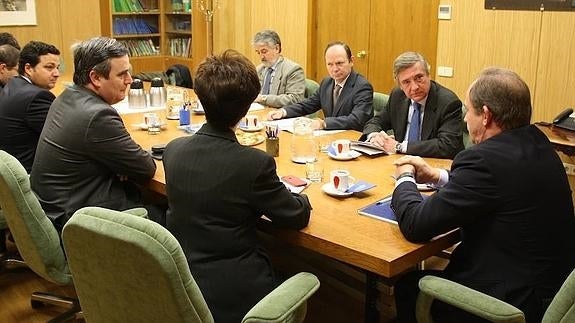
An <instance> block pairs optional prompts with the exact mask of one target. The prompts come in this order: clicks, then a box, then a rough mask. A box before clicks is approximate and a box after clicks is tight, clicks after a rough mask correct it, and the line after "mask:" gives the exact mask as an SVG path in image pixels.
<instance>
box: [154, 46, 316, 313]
mask: <svg viewBox="0 0 575 323" xmlns="http://www.w3.org/2000/svg"><path fill="white" fill-rule="evenodd" d="M194 83H195V84H196V88H195V91H196V94H197V95H198V98H199V99H200V102H201V103H202V106H203V107H204V111H205V114H206V124H204V125H203V126H202V128H201V129H200V130H198V132H196V133H195V134H194V135H193V136H191V137H182V138H178V139H175V140H173V141H172V142H170V143H169V144H168V146H167V147H166V150H165V152H164V155H163V163H164V169H165V174H166V192H167V195H168V203H169V207H170V213H169V215H168V217H167V228H168V229H169V230H170V232H172V233H173V234H174V236H175V237H176V238H177V239H178V241H179V242H180V244H181V245H182V249H183V250H184V253H185V254H186V258H187V260H188V263H189V266H190V270H191V272H192V274H193V276H194V279H195V280H196V282H197V283H198V286H199V287H200V289H201V290H202V295H203V296H204V298H205V300H206V302H207V304H208V306H209V308H210V311H211V312H212V314H213V316H214V320H215V322H220V323H226V322H240V321H241V320H242V318H243V316H244V315H245V314H246V313H247V312H248V310H249V309H250V308H251V307H253V306H254V305H255V304H256V303H257V302H258V301H259V300H260V299H262V298H263V297H264V296H265V295H266V294H268V293H269V292H270V291H271V290H273V289H274V288H275V287H276V280H275V277H274V272H273V268H272V266H271V263H270V259H269V258H268V256H267V255H266V252H265V250H264V249H263V247H262V245H261V244H260V242H259V241H258V237H257V232H256V223H257V222H258V221H261V216H262V215H265V216H266V217H267V218H268V219H270V220H271V222H272V224H274V225H276V226H279V227H284V228H291V229H296V230H298V229H301V228H303V227H305V226H306V225H307V223H308V221H309V216H310V210H311V206H310V204H309V201H308V199H307V197H306V196H305V195H299V194H292V193H290V191H289V190H288V189H287V188H286V187H285V186H284V184H283V183H282V182H281V181H280V180H279V178H278V176H277V174H276V164H275V161H274V158H273V157H272V156H270V155H268V154H267V153H265V152H263V151H261V150H259V149H254V148H251V147H244V146H242V145H241V144H240V143H239V142H238V140H237V139H236V136H235V133H234V131H235V128H236V125H237V124H238V122H239V121H240V120H241V119H242V117H243V116H244V115H245V114H246V113H247V111H248V109H249V107H250V104H251V102H253V100H254V99H255V98H256V96H257V95H258V93H259V92H260V82H259V79H258V75H257V72H256V70H255V66H254V65H253V64H252V63H251V62H250V61H249V60H248V59H247V58H246V57H244V56H242V55H241V54H239V53H237V52H236V51H234V50H227V51H225V52H224V53H223V54H222V55H221V56H212V57H208V58H207V59H206V60H205V61H204V62H203V63H201V64H200V66H199V67H198V71H197V73H196V79H195V81H194Z"/></svg>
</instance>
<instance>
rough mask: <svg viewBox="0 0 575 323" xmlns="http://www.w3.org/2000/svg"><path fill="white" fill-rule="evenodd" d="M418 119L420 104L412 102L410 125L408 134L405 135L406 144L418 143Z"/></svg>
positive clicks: (419, 117) (419, 116)
mask: <svg viewBox="0 0 575 323" xmlns="http://www.w3.org/2000/svg"><path fill="white" fill-rule="evenodd" d="M420 119H421V104H419V103H417V102H413V114H412V115H411V123H410V124H409V134H408V135H407V142H415V141H419V123H420Z"/></svg>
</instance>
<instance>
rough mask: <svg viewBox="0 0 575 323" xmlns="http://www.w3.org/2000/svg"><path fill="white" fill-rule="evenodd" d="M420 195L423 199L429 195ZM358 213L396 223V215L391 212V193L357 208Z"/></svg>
mask: <svg viewBox="0 0 575 323" xmlns="http://www.w3.org/2000/svg"><path fill="white" fill-rule="evenodd" d="M421 196H422V197H423V198H424V199H426V198H428V197H429V195H423V194H422V195H421ZM358 213H359V214H361V215H365V216H369V217H372V218H375V219H378V220H382V221H387V222H390V223H395V224H397V217H396V216H395V212H393V210H392V209H391V195H389V196H387V197H385V198H383V199H382V200H379V201H377V202H375V203H371V204H369V205H367V206H364V207H362V208H361V209H359V210H358Z"/></svg>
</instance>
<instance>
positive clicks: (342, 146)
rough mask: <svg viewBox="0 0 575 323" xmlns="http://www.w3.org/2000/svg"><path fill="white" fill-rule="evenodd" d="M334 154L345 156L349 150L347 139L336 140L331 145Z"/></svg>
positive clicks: (349, 142)
mask: <svg viewBox="0 0 575 323" xmlns="http://www.w3.org/2000/svg"><path fill="white" fill-rule="evenodd" d="M332 145H333V149H334V150H335V154H336V155H338V156H340V155H347V154H348V153H349V151H350V149H351V141H350V140H347V139H338V140H336V141H334V142H333V143H332Z"/></svg>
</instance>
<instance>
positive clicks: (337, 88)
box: [333, 84, 341, 107]
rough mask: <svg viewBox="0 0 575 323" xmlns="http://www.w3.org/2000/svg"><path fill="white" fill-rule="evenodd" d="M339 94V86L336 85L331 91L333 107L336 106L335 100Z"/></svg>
mask: <svg viewBox="0 0 575 323" xmlns="http://www.w3.org/2000/svg"><path fill="white" fill-rule="evenodd" d="M340 93H341V85H339V84H336V85H335V88H334V89H333V106H334V107H335V105H336V104H337V100H338V99H339V94H340Z"/></svg>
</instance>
